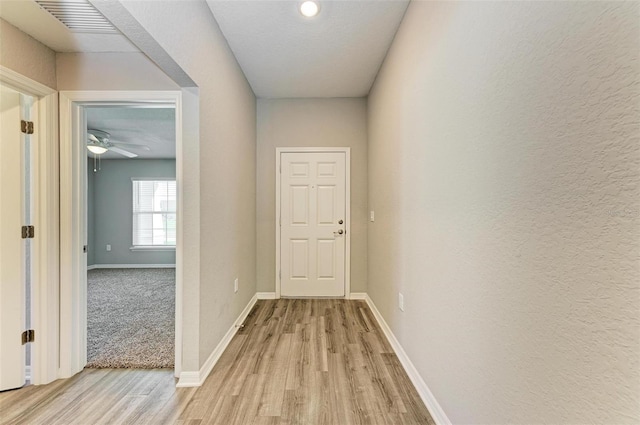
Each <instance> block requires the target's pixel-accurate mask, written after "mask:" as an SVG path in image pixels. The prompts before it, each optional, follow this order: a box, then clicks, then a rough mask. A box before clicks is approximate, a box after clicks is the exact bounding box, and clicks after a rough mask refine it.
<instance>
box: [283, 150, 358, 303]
mask: <svg viewBox="0 0 640 425" xmlns="http://www.w3.org/2000/svg"><path fill="white" fill-rule="evenodd" d="M304 152H307V153H309V152H310V153H316V152H317V153H321V152H322V153H326V152H335V153H344V154H345V197H346V202H345V224H346V226H345V228H344V231H345V241H344V243H345V247H344V257H345V258H344V298H345V299H349V298H350V296H351V148H276V223H275V225H276V276H275V279H276V299H279V298H280V290H281V284H282V280H281V277H280V276H281V274H280V245H281V241H280V177H281V174H280V170H281V169H282V168H281V157H282V154H283V153H304Z"/></svg>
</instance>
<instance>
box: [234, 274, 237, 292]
mask: <svg viewBox="0 0 640 425" xmlns="http://www.w3.org/2000/svg"><path fill="white" fill-rule="evenodd" d="M233 292H238V278H237V277H236V280H234V281H233Z"/></svg>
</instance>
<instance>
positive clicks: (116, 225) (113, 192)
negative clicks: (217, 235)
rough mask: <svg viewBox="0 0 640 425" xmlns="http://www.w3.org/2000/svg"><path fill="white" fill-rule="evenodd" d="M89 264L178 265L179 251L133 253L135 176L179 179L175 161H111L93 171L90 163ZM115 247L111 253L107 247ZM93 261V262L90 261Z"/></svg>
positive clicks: (88, 200)
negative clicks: (133, 184) (133, 179)
mask: <svg viewBox="0 0 640 425" xmlns="http://www.w3.org/2000/svg"><path fill="white" fill-rule="evenodd" d="M87 168H88V174H89V180H88V192H89V196H88V198H87V202H88V229H87V230H88V231H87V233H88V238H89V254H88V257H87V264H88V265H92V264H175V262H176V254H175V251H131V250H130V249H129V248H130V247H131V245H132V231H133V220H132V215H131V211H132V208H133V195H132V183H131V178H132V177H161V178H166V177H173V178H175V176H176V161H175V160H173V159H109V160H103V161H102V165H101V169H100V170H99V171H98V172H96V173H94V172H93V159H89V163H88V167H87ZM107 244H110V245H111V251H110V252H107V250H106V245H107ZM89 261H92V262H89Z"/></svg>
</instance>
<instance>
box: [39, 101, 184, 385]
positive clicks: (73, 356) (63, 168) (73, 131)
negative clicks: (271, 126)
mask: <svg viewBox="0 0 640 425" xmlns="http://www.w3.org/2000/svg"><path fill="white" fill-rule="evenodd" d="M59 97H60V277H61V278H60V377H62V378H64V377H69V376H72V375H73V374H75V373H77V372H79V371H81V370H82V368H83V367H84V365H85V364H86V323H87V322H86V320H87V318H86V308H85V306H86V295H84V294H85V292H86V270H87V265H86V255H85V254H84V253H83V252H82V245H83V244H85V243H86V235H85V229H84V227H85V224H84V221H85V220H86V217H83V216H84V213H85V211H84V206H83V205H81V204H82V203H83V196H84V195H83V189H84V184H86V183H84V181H85V180H86V173H83V170H84V167H86V160H84V161H83V160H82V159H83V158H86V152H85V149H84V146H83V142H84V137H80V136H79V135H80V134H81V133H83V132H84V131H86V128H84V129H83V128H82V122H81V121H83V107H84V106H89V105H91V106H115V105H117V106H127V105H134V104H135V105H140V104H152V105H159V104H172V105H175V108H176V114H175V117H176V118H175V119H176V182H177V185H178V193H179V194H180V193H183V167H182V150H183V147H182V132H183V129H182V92H181V91H62V92H60V93H59ZM81 140H82V142H81ZM182 198H183V197H182V196H179V197H178V217H177V226H176V227H177V229H176V230H177V243H176V310H175V312H176V318H175V324H176V330H175V373H176V375H178V374H179V373H180V371H181V367H182V349H183V347H182V332H183V319H182V315H183V306H182V299H183V297H182V291H183V289H182V288H183V267H182V264H183V262H182V249H183V242H182V233H183V217H184V211H183V207H182V206H183V202H182ZM111 266H113V265H111ZM124 266H126V267H131V265H124ZM148 266H149V265H145V267H148ZM52 302H55V301H52Z"/></svg>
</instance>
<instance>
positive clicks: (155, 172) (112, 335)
mask: <svg viewBox="0 0 640 425" xmlns="http://www.w3.org/2000/svg"><path fill="white" fill-rule="evenodd" d="M87 122H88V130H89V131H88V134H89V140H88V147H92V146H93V145H96V146H100V147H106V148H108V149H107V150H106V152H103V153H101V154H96V153H95V152H93V151H92V150H91V149H88V162H87V176H88V179H87V269H88V270H87V361H88V363H87V366H86V367H88V368H107V367H108V368H172V367H174V352H175V346H174V344H175V341H174V338H175V238H176V232H175V222H176V213H175V208H176V197H177V194H176V186H175V140H174V135H175V128H174V122H175V112H174V110H173V109H171V108H140V107H138V108H125V107H119V108H113V107H112V108H87ZM96 129H100V131H101V132H100V131H96ZM94 133H95V135H96V136H98V137H97V139H98V141H97V142H96V141H95V140H93V138H92V137H91V135H92V134H94ZM114 147H116V149H113V148H114ZM123 150H124V153H123V152H122V151H123ZM98 151H99V150H98Z"/></svg>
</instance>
